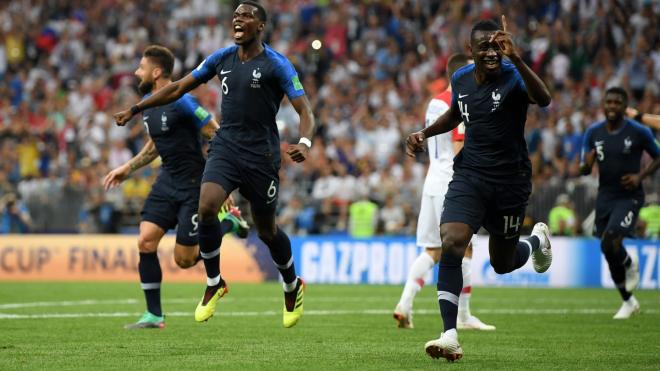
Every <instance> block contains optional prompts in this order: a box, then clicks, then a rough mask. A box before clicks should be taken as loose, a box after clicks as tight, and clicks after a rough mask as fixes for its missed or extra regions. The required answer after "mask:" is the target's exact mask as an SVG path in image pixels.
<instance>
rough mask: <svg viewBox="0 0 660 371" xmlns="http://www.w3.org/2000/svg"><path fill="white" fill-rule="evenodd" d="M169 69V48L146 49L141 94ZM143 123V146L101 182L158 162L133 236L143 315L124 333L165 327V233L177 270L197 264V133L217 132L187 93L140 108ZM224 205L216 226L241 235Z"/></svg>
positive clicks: (239, 222)
mask: <svg viewBox="0 0 660 371" xmlns="http://www.w3.org/2000/svg"><path fill="white" fill-rule="evenodd" d="M173 66H174V56H173V55H172V52H171V51H170V50H168V49H167V48H165V47H162V46H158V45H152V46H149V47H147V48H146V49H145V51H144V53H143V57H142V59H141V60H140V65H139V67H138V69H137V70H136V71H135V75H136V76H137V78H138V79H139V86H138V88H139V90H140V92H142V93H143V94H145V96H149V95H151V94H152V93H153V92H156V91H158V90H159V89H161V88H162V87H163V86H165V85H166V84H168V83H169V82H170V81H171V75H172V68H173ZM142 119H143V122H144V126H145V128H146V131H147V133H148V134H149V139H148V141H147V143H146V144H145V146H144V148H143V149H142V151H140V153H138V154H137V155H136V156H135V157H133V158H132V159H130V160H129V161H127V162H126V163H125V164H123V165H122V166H120V167H118V168H116V169H114V170H112V171H111V172H110V173H108V175H106V177H105V178H104V180H103V183H104V187H105V189H106V190H108V189H110V188H112V187H116V186H118V185H119V184H120V183H121V182H122V181H124V180H125V179H126V178H128V177H129V176H130V174H131V173H133V172H135V171H136V170H138V169H140V168H142V167H143V166H145V165H147V164H149V163H150V162H152V161H153V160H155V159H156V158H157V157H158V156H160V157H161V159H162V166H161V171H160V173H159V174H158V178H157V179H156V181H155V182H154V184H153V185H152V187H151V191H150V192H149V196H148V197H147V199H146V201H145V203H144V206H143V208H142V213H141V214H142V221H141V222H140V232H139V233H140V235H139V237H138V249H139V251H140V261H139V265H138V270H139V273H140V282H141V286H142V289H143V290H144V295H145V299H146V302H147V311H145V313H144V314H143V316H142V317H141V318H140V319H139V320H138V322H137V323H133V324H130V325H127V326H126V328H129V329H140V328H163V327H164V326H165V319H164V316H163V313H162V309H161V301H160V285H161V281H162V271H161V267H160V262H159V260H158V254H157V253H158V244H159V243H160V240H161V239H162V238H163V236H164V235H165V233H166V232H167V230H169V229H172V228H175V227H176V228H177V234H176V244H175V246H174V260H175V262H176V264H177V265H178V266H179V267H181V268H190V267H192V266H194V265H195V264H197V262H198V261H199V260H200V254H199V246H198V234H199V231H198V225H199V222H198V216H197V206H198V203H199V185H200V182H201V180H202V172H203V171H204V164H205V162H206V160H205V159H204V155H203V153H202V135H203V136H204V137H206V138H207V139H210V138H211V137H212V136H213V133H214V132H215V131H216V130H217V129H218V123H217V122H216V121H215V120H214V119H213V118H212V116H211V114H210V113H209V112H208V111H206V110H205V109H204V107H202V106H200V105H199V103H198V102H197V100H196V99H195V98H194V97H193V96H191V95H188V94H186V95H184V96H182V97H181V98H180V99H178V100H176V101H174V102H172V103H170V104H168V105H165V106H162V107H154V108H151V109H147V110H145V111H144V112H143V115H142ZM200 134H201V135H200ZM225 206H226V209H227V212H226V213H225V214H224V218H223V221H222V222H221V224H222V231H223V234H224V233H228V232H231V231H233V232H236V233H237V234H239V235H242V236H243V237H245V235H246V234H247V230H248V227H247V223H245V221H244V220H243V219H242V218H241V215H240V211H239V210H238V209H237V208H235V207H232V205H231V203H228V204H227V205H225Z"/></svg>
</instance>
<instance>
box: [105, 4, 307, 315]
mask: <svg viewBox="0 0 660 371" xmlns="http://www.w3.org/2000/svg"><path fill="white" fill-rule="evenodd" d="M266 21H267V15H266V11H265V10H264V8H263V7H262V6H261V5H260V4H259V3H256V2H254V1H242V2H241V4H240V5H239V6H238V7H237V8H236V10H235V11H234V17H233V20H232V27H233V35H234V42H235V44H236V45H234V46H231V47H227V48H222V49H219V50H217V51H216V52H214V53H213V54H211V55H210V56H209V57H208V58H206V59H205V60H204V61H203V62H202V63H201V64H200V65H199V67H197V69H195V70H194V71H193V72H192V73H190V74H188V75H187V76H185V77H184V78H182V79H181V80H178V81H175V82H173V83H171V84H168V85H166V86H165V87H163V88H162V89H161V90H159V91H158V92H157V93H155V94H154V95H152V96H150V97H148V98H146V99H144V100H142V101H141V102H139V103H138V104H137V105H134V106H133V107H131V109H130V110H126V111H123V112H119V113H117V114H116V115H115V120H116V121H117V122H118V123H124V122H126V121H128V120H130V118H131V117H132V116H133V115H135V114H136V113H138V112H141V111H143V110H145V109H148V108H152V107H156V106H160V105H164V104H167V103H170V102H173V101H175V100H177V99H179V98H180V97H181V96H183V95H184V94H185V93H186V92H188V91H190V90H192V89H194V88H195V87H197V86H199V85H200V84H202V83H206V82H207V81H209V80H211V79H212V78H214V77H215V76H217V77H218V78H219V80H220V84H221V88H222V108H221V109H222V125H221V127H220V130H219V131H218V134H217V135H216V136H215V137H214V138H213V141H212V142H211V149H210V152H209V159H208V162H207V164H206V167H205V169H204V176H203V179H202V189H201V196H200V200H199V245H200V249H201V252H202V254H201V255H202V257H203V258H204V266H205V268H206V275H207V287H206V290H205V292H204V296H203V297H202V299H201V300H200V302H199V304H198V305H197V308H196V310H195V320H197V321H200V322H201V321H206V320H208V319H209V318H211V317H212V316H213V314H214V313H215V308H216V306H217V302H218V300H219V299H220V298H222V297H223V296H224V294H225V293H227V284H226V283H225V281H224V280H223V279H222V277H221V275H220V257H219V255H220V242H221V235H222V230H221V226H220V223H219V221H218V219H217V218H216V213H217V211H218V209H219V208H220V205H222V203H223V202H224V201H225V200H226V199H227V197H228V195H229V194H230V193H231V192H232V191H233V190H234V189H237V188H238V189H239V191H240V192H241V194H242V195H243V196H245V197H246V198H247V199H248V201H249V202H250V206H251V208H252V215H253V219H254V223H255V225H256V227H257V231H258V234H259V238H261V240H263V241H264V243H265V244H266V246H268V248H269V250H270V253H271V256H272V258H273V261H274V263H275V265H276V266H277V269H278V270H279V271H280V274H281V275H282V279H283V286H284V308H283V319H282V321H283V325H284V327H292V326H294V325H295V324H296V323H297V322H298V320H299V319H300V317H301V315H302V313H303V294H304V283H303V281H302V280H301V279H300V278H299V277H297V276H296V271H295V266H294V262H293V256H292V254H291V242H290V241H289V237H288V236H287V235H286V234H285V233H284V232H283V231H282V230H281V229H280V228H278V227H277V225H276V223H275V211H276V208H277V199H278V194H279V192H278V191H279V175H278V171H279V169H280V162H281V160H280V140H279V133H278V130H277V125H276V124H275V115H276V114H277V111H278V109H279V105H280V102H281V100H282V98H283V96H284V94H286V95H287V96H288V98H289V100H290V101H291V104H292V105H293V107H294V108H295V110H296V111H297V112H298V114H299V115H300V141H299V142H298V143H297V144H293V145H289V147H288V150H287V154H288V155H289V156H290V157H291V159H292V160H293V161H295V162H302V161H304V160H305V159H306V158H307V155H308V153H309V149H310V147H311V144H312V143H311V140H310V139H309V138H311V136H312V134H313V130H314V114H313V113H312V108H311V106H310V104H309V101H308V99H307V97H306V95H305V91H304V89H303V86H302V84H301V83H300V80H299V78H298V74H297V73H296V70H295V68H294V67H293V65H292V64H291V62H289V60H288V59H287V58H286V57H284V56H283V55H281V54H279V53H277V52H275V51H274V50H273V49H271V48H270V46H268V45H266V44H264V43H263V42H262V41H261V37H262V34H263V31H264V29H265V27H266Z"/></svg>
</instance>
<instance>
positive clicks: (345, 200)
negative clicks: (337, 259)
mask: <svg viewBox="0 0 660 371" xmlns="http://www.w3.org/2000/svg"><path fill="white" fill-rule="evenodd" d="M262 3H263V4H264V5H265V7H266V9H267V10H268V12H269V25H268V27H267V33H266V35H265V38H264V40H265V41H266V42H267V43H269V44H270V45H271V46H272V47H273V48H274V49H275V50H277V51H279V52H280V53H282V54H284V55H286V56H288V57H289V59H290V60H291V61H292V62H293V63H294V64H295V66H296V68H297V70H298V72H299V74H300V76H301V81H302V82H303V85H304V87H305V90H306V92H307V94H308V96H309V98H310V100H311V102H312V105H313V108H314V112H315V114H316V119H317V123H318V131H317V134H316V136H315V138H314V141H313V142H314V145H313V147H312V154H311V156H310V158H309V159H308V160H307V161H305V162H304V163H303V164H302V165H297V164H293V163H291V162H289V161H286V160H284V161H283V166H282V170H281V173H280V177H281V187H280V198H279V202H280V207H279V219H280V220H279V221H280V224H281V226H282V227H283V228H284V229H285V230H286V231H287V232H289V233H291V234H294V235H314V234H324V235H331V234H338V235H345V234H350V235H354V236H366V237H368V236H371V235H381V234H386V235H408V236H411V235H414V231H415V228H416V222H417V214H418V211H419V205H420V197H421V192H422V185H423V180H424V176H425V174H426V167H427V163H428V158H427V156H426V155H425V154H423V155H420V156H419V157H418V158H417V159H411V158H408V157H407V156H405V153H404V144H403V142H404V140H405V137H406V135H407V134H408V133H410V132H412V131H416V130H419V129H420V128H422V127H423V124H424V112H425V109H426V104H427V102H428V101H429V99H430V98H431V97H432V96H434V95H435V94H437V93H439V92H440V91H442V90H443V89H444V88H445V87H446V85H447V81H446V79H445V77H444V73H445V71H444V67H445V63H446V60H447V58H448V57H449V56H450V55H451V54H453V53H456V52H466V47H465V45H466V42H467V40H468V39H469V33H470V29H471V27H472V25H473V24H474V23H475V22H476V21H478V20H480V19H488V18H493V19H497V20H499V17H500V15H501V14H505V15H506V16H507V20H508V22H509V27H510V31H511V32H512V33H513V35H514V36H515V42H516V43H517V47H518V48H519V50H520V52H521V55H522V56H523V57H524V59H525V61H526V62H527V64H528V65H530V66H531V67H532V68H533V69H534V71H536V73H538V74H539V75H540V76H541V77H542V78H543V79H544V80H545V82H546V83H547V84H548V86H549V87H550V89H551V91H552V93H553V101H552V104H551V105H550V106H549V107H547V108H544V109H540V108H538V107H535V106H532V108H531V109H530V110H529V114H528V118H527V126H526V137H527V143H528V147H529V153H530V157H531V159H532V164H533V170H534V173H533V183H534V189H533V194H532V196H531V199H530V204H529V207H528V209H527V212H528V215H527V218H526V220H525V227H526V228H528V229H527V231H529V230H530V229H531V226H533V224H534V223H535V222H537V221H548V220H550V226H551V228H553V229H554V232H555V234H562V235H590V232H591V224H590V218H589V216H590V214H591V210H592V209H593V205H594V202H595V196H596V191H597V173H596V172H594V173H593V174H592V175H591V176H587V177H580V176H579V175H578V162H579V153H580V147H581V143H582V135H583V133H584V131H585V129H586V127H588V126H589V125H590V124H591V123H593V122H594V121H596V120H599V119H602V118H603V114H602V110H601V106H600V104H601V99H602V94H603V92H604V91H605V90H606V89H607V88H608V87H611V86H623V87H624V88H625V89H626V90H627V91H628V92H629V94H630V96H631V99H630V105H631V106H632V107H634V108H636V109H638V110H639V111H641V112H645V113H655V114H660V34H659V32H658V30H659V29H660V3H658V2H657V1H655V2H654V1H649V0H631V1H625V0H622V1H596V0H561V1H559V0H556V1H552V0H546V1H543V0H537V1H525V2H520V1H496V0H481V1H460V0H457V1H437V0H424V1H422V0H417V1H415V0H407V1H348V0H346V1H340V0H336V1H330V0H318V1H303V0H301V1H262ZM236 5H237V2H236V1H219V0H218V1H211V0H171V1H163V0H148V1H147V0H138V1H124V0H97V1H74V0H68V1H67V0H12V1H0V233H134V232H136V231H137V225H138V223H139V211H140V209H141V207H142V203H143V201H144V199H145V197H146V196H147V194H148V192H149V190H150V184H151V182H152V181H153V180H154V179H155V176H156V174H157V172H158V166H159V165H158V163H157V162H158V161H156V163H154V164H153V165H152V166H149V167H147V168H145V169H143V170H142V171H140V172H138V173H136V174H134V176H133V177H131V179H130V180H128V181H126V182H125V183H124V184H123V186H122V187H121V188H118V189H115V190H112V191H110V192H107V193H106V192H104V191H103V189H102V184H101V180H102V178H103V176H104V175H105V174H106V173H107V172H108V171H109V170H111V169H112V168H114V167H117V166H119V165H121V164H122V163H124V162H125V161H127V160H128V159H130V158H131V157H132V156H133V155H134V154H136V153H137V152H138V151H139V150H140V149H141V148H142V145H143V143H144V141H145V137H146V135H147V134H146V132H145V131H144V128H143V125H142V123H141V121H140V117H139V116H138V117H137V118H136V119H134V120H133V121H132V122H131V123H130V124H129V125H127V126H126V127H117V126H116V125H115V124H114V121H113V119H112V115H113V113H115V112H118V111H119V110H121V109H124V108H126V107H129V106H131V105H132V104H134V103H135V102H137V101H138V100H139V99H140V97H139V96H138V95H137V90H136V85H137V83H136V79H135V78H134V76H133V72H134V71H135V69H136V68H137V65H138V62H139V60H140V58H141V54H142V50H143V49H144V48H145V47H146V46H148V45H150V44H161V45H164V46H166V47H168V48H170V49H171V50H172V51H173V52H174V54H175V55H176V57H177V63H176V67H175V76H176V77H180V76H183V75H184V74H186V73H188V72H189V71H191V70H192V69H194V68H195V67H196V66H197V65H198V64H199V63H200V62H201V61H202V60H203V59H204V58H205V57H206V56H207V55H209V54H211V53H212V52H213V51H215V50H216V49H218V48H221V47H226V46H229V45H232V44H233V41H232V39H231V26H230V23H231V16H232V13H233V10H234V9H235V6H236ZM218 92H219V86H218V83H217V81H215V80H214V81H213V82H211V83H209V84H208V85H206V86H201V87H200V88H198V89H197V90H196V91H195V92H194V94H195V95H196V96H197V97H198V98H199V100H200V101H201V103H202V105H204V106H205V107H206V108H208V109H209V110H210V111H211V112H214V113H216V114H218V113H219V110H220V103H221V102H220V100H221V95H220V94H219V93H218ZM277 124H278V127H279V129H280V134H281V139H282V142H283V143H286V142H297V140H298V129H297V128H298V116H297V114H296V112H295V110H294V109H293V107H292V106H291V105H290V104H289V103H288V102H287V101H286V99H285V101H284V102H283V103H282V106H281V108H280V111H279V114H278V117H277ZM656 137H657V133H656ZM283 148H284V145H283ZM283 159H286V156H283ZM648 161H650V159H649V158H648V157H645V158H644V162H645V164H646V163H648ZM659 176H660V174H656V175H655V178H651V179H647V180H646V181H645V184H644V186H645V189H646V192H647V205H646V210H647V211H646V212H645V214H643V215H650V216H646V217H642V218H640V225H639V228H638V236H640V237H647V238H653V237H655V238H657V237H658V233H659V231H660V226H658V224H659V223H660V217H659V216H658V210H659V208H660V206H658V195H659V194H660V182H659V181H658V179H659ZM236 196H237V195H236ZM239 204H240V205H241V206H243V207H242V208H243V210H244V213H245V214H248V215H247V216H248V218H249V208H248V207H246V205H245V202H244V200H240V197H239ZM524 233H525V232H524Z"/></svg>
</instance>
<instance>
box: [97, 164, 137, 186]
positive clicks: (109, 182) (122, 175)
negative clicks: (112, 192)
mask: <svg viewBox="0 0 660 371" xmlns="http://www.w3.org/2000/svg"><path fill="white" fill-rule="evenodd" d="M130 174H131V168H130V167H129V166H128V165H126V164H124V165H122V166H120V167H118V168H116V169H113V170H112V171H111V172H109V173H108V175H106V176H105V177H104V178H103V189H105V190H106V191H108V190H109V189H110V188H114V187H116V186H118V185H119V184H121V182H123V181H124V180H126V178H128V176H129V175H130Z"/></svg>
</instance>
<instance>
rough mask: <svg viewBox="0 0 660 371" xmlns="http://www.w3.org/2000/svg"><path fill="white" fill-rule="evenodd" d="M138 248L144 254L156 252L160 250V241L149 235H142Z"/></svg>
mask: <svg viewBox="0 0 660 371" xmlns="http://www.w3.org/2000/svg"><path fill="white" fill-rule="evenodd" d="M138 250H139V251H140V252H141V253H143V254H148V253H154V252H156V251H157V250H158V241H156V240H154V239H152V238H149V237H148V236H144V235H140V236H139V237H138Z"/></svg>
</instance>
